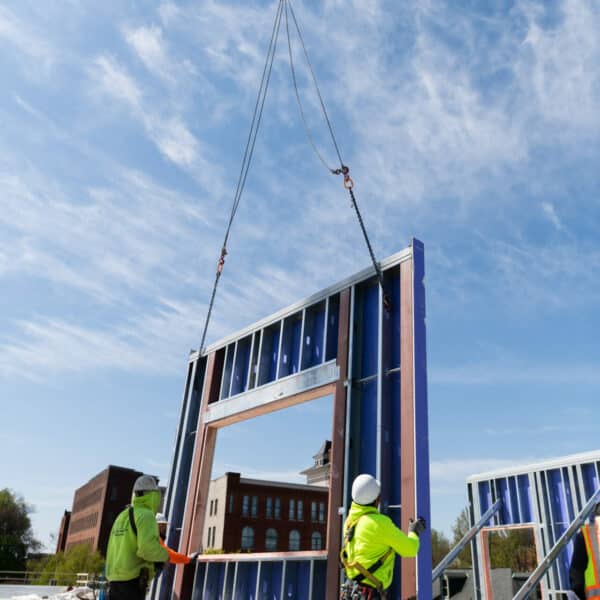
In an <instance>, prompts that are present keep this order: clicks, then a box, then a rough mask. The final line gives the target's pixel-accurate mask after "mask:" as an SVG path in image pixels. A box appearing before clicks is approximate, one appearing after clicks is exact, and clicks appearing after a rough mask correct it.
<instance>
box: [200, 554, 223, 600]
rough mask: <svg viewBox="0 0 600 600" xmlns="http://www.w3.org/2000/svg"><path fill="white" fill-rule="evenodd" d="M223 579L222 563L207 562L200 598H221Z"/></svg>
mask: <svg viewBox="0 0 600 600" xmlns="http://www.w3.org/2000/svg"><path fill="white" fill-rule="evenodd" d="M224 579H225V564H224V563H208V573H207V575H206V586H205V588H204V589H205V594H204V596H203V597H202V600H219V599H220V598H222V593H223V583H224Z"/></svg>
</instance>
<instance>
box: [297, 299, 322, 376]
mask: <svg viewBox="0 0 600 600" xmlns="http://www.w3.org/2000/svg"><path fill="white" fill-rule="evenodd" d="M324 327H325V303H324V302H321V303H320V304H317V305H316V306H311V307H310V308H307V309H306V317H305V319H304V336H303V340H302V369H309V368H310V367H314V366H315V365H319V364H321V363H322V362H323V338H324V333H325V331H324Z"/></svg>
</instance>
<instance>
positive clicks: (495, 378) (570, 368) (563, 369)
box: [429, 360, 600, 386]
mask: <svg viewBox="0 0 600 600" xmlns="http://www.w3.org/2000/svg"><path fill="white" fill-rule="evenodd" d="M429 378H430V380H431V381H432V382H433V383H436V384H446V385H495V386H497V385H515V384H521V383H536V384H546V385H568V384H585V385H600V363H598V364H596V363H590V364H588V365H569V364H564V363H557V364H535V363H534V364H532V363H531V362H529V361H528V360H523V362H521V363H519V362H517V361H511V362H506V361H498V362H484V363H478V362H474V363H472V364H467V365H461V366H457V367H433V368H431V369H430V370H429Z"/></svg>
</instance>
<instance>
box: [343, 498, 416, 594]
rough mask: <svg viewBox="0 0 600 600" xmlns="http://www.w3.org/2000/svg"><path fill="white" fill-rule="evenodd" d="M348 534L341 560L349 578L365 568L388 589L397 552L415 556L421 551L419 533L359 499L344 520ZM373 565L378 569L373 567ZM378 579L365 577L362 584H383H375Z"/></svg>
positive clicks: (345, 531) (356, 575)
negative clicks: (409, 531)
mask: <svg viewBox="0 0 600 600" xmlns="http://www.w3.org/2000/svg"><path fill="white" fill-rule="evenodd" d="M351 528H354V531H353V534H352V536H351V538H352V539H348V536H347V533H348V530H349V529H351ZM344 536H345V538H346V539H345V543H344V547H343V549H342V556H341V559H342V564H344V568H345V571H346V575H347V576H348V578H349V579H355V578H357V577H361V575H364V573H361V571H362V570H363V569H364V570H365V571H369V572H370V573H371V574H372V576H374V578H375V581H377V582H378V583H379V584H380V586H381V588H383V589H384V590H386V589H387V588H388V587H390V585H391V583H392V579H393V577H394V561H395V554H399V555H400V556H405V557H414V556H416V555H417V552H418V550H419V536H418V535H417V534H416V533H409V534H408V535H407V534H405V533H404V532H403V531H401V530H400V529H399V528H398V527H396V525H395V524H394V522H393V521H392V520H391V519H390V518H389V517H388V516H387V515H382V514H381V513H380V512H379V511H378V510H377V509H376V508H375V507H374V506H362V505H360V504H356V503H355V502H353V503H352V506H351V507H350V512H349V514H348V517H347V519H346V522H345V523H344ZM380 560H381V563H380V564H379V565H378V563H379V561H380ZM357 565H360V567H358V566H357ZM373 566H375V567H376V568H374V569H373ZM375 581H373V580H372V579H371V578H369V577H364V578H363V579H362V581H361V585H368V586H370V587H380V586H379V585H375Z"/></svg>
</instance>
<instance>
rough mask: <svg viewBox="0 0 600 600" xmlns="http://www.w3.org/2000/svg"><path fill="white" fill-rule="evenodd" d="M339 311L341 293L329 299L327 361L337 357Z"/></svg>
mask: <svg viewBox="0 0 600 600" xmlns="http://www.w3.org/2000/svg"><path fill="white" fill-rule="evenodd" d="M339 312H340V297H339V295H336V296H332V297H331V298H330V299H329V313H328V316H327V348H326V352H325V360H326V361H328V360H333V359H334V358H337V349H338V323H339Z"/></svg>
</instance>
